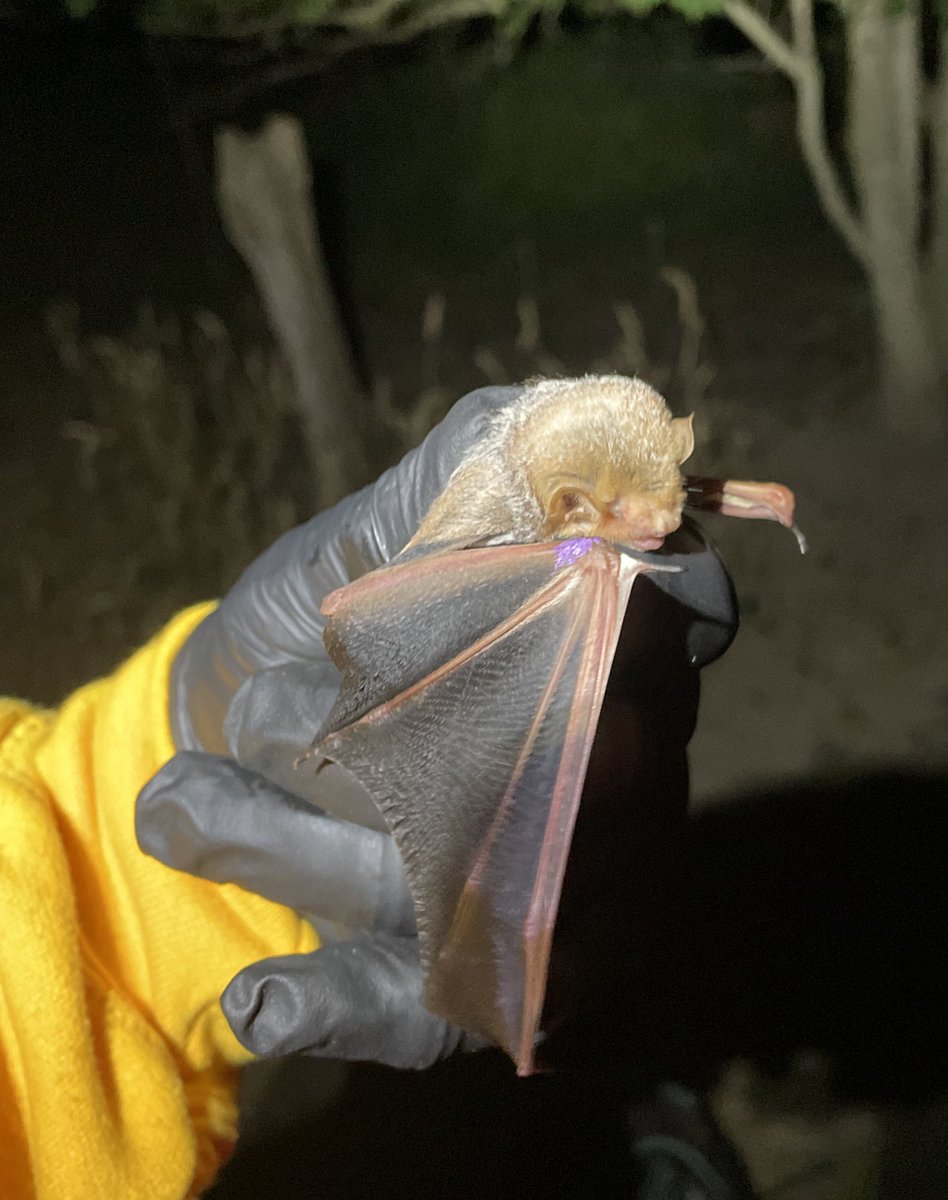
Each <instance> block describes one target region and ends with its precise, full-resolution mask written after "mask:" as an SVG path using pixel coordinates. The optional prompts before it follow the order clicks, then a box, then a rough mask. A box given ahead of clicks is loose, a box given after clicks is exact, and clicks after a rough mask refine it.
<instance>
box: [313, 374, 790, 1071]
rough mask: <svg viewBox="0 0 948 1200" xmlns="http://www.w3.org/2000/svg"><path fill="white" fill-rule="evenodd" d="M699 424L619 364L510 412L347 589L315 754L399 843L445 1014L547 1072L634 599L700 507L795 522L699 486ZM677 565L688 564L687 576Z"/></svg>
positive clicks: (537, 394)
mask: <svg viewBox="0 0 948 1200" xmlns="http://www.w3.org/2000/svg"><path fill="white" fill-rule="evenodd" d="M693 445H694V436H693V433H692V425H691V418H673V417H672V416H671V414H670V412H669V410H668V408H667V406H666V405H665V402H664V400H663V399H662V398H661V397H660V396H659V395H658V393H657V392H655V391H653V389H651V388H650V387H648V386H647V385H646V384H644V383H642V382H641V381H638V380H630V379H625V378H623V377H620V376H604V377H588V378H585V379H579V380H559V381H542V382H538V383H535V384H533V385H530V386H529V387H528V389H527V391H526V393H525V395H524V396H523V397H522V399H521V400H520V401H519V402H518V403H517V404H516V405H514V406H511V407H510V408H509V409H507V410H505V411H504V412H503V413H501V414H499V415H498V416H497V417H496V418H495V421H494V424H493V427H492V428H491V429H490V431H489V433H488V435H487V436H486V437H485V438H484V439H483V440H482V441H481V442H480V443H479V444H478V445H477V446H476V447H475V448H474V449H473V450H472V451H471V452H470V454H469V455H468V456H467V457H466V458H465V459H464V460H463V461H462V463H461V464H460V465H459V467H458V468H457V470H456V471H455V472H454V474H453V475H452V477H451V478H450V480H449V481H448V483H447V485H446V487H445V488H444V490H443V491H442V493H441V494H440V495H439V496H438V497H437V499H436V500H435V501H434V503H433V504H432V506H431V508H430V510H429V511H428V513H427V514H426V516H425V518H424V519H423V521H422V523H421V525H420V527H419V529H418V532H417V533H416V535H415V536H414V537H413V538H412V540H411V541H410V542H409V544H408V546H407V547H406V548H405V550H404V551H403V552H402V554H401V555H399V556H397V557H396V558H395V559H394V560H393V561H392V563H390V564H389V565H388V566H386V567H384V568H382V569H380V570H378V571H375V572H372V573H371V574H369V575H367V576H364V577H363V578H362V579H359V580H357V581H356V582H355V583H353V584H350V585H349V586H347V587H345V588H342V589H340V590H339V591H336V592H334V593H332V594H331V595H330V596H328V597H327V598H326V600H325V602H324V605H323V612H324V614H325V615H326V617H327V626H326V631H325V643H326V648H327V651H328V653H329V655H330V658H331V659H332V661H333V662H334V663H335V665H336V666H337V667H338V668H339V670H340V672H341V675H342V683H341V688H340V692H339V697H338V699H337V701H336V704H335V706H334V708H333V710H332V712H331V713H330V715H329V717H328V719H327V721H326V723H325V725H324V726H323V728H322V729H321V730H320V732H319V733H318V735H317V737H316V739H315V741H314V743H313V746H312V747H311V750H310V755H314V756H319V757H323V758H327V759H330V760H332V761H335V762H337V763H340V764H341V765H342V766H344V767H346V768H347V769H348V770H349V771H350V772H352V774H353V775H355V777H356V778H357V779H358V780H359V781H360V782H361V783H362V784H363V786H364V787H365V788H366V789H367V791H368V792H369V794H370V796H371V797H372V798H373V800H374V801H375V803H376V804H377V806H378V807H379V809H380V811H381V813H382V815H383V817H384V819H385V821H386V823H387V825H388V827H389V829H390V831H391V833H392V836H393V837H394V839H395V842H396V844H397V845H398V848H399V851H400V853H401V855H402V858H403V860H404V865H405V871H406V876H407V879H408V881H409V887H410V890H411V893H412V898H413V901H414V904H415V909H416V918H417V925H418V934H419V940H420V947H421V957H422V966H423V969H424V972H425V981H426V982H425V989H426V990H425V1001H426V1004H427V1006H428V1007H429V1008H430V1009H431V1011H433V1012H435V1013H438V1014H440V1015H441V1016H443V1017H445V1018H446V1019H448V1020H450V1021H452V1022H453V1023H455V1024H457V1025H459V1026H461V1027H463V1028H465V1029H468V1030H472V1031H475V1032H478V1033H480V1034H482V1035H483V1036H484V1037H486V1038H488V1039H489V1040H491V1041H493V1042H495V1043H497V1044H499V1045H500V1046H502V1047H503V1048H504V1049H505V1050H506V1051H507V1053H508V1054H509V1055H510V1057H511V1058H512V1059H513V1061H514V1063H515V1064H516V1068H517V1072H518V1074H521V1075H528V1074H530V1073H532V1072H533V1071H534V1069H535V1065H536V1050H537V1046H538V1044H539V1042H540V1040H541V1039H542V1037H543V1030H542V1029H541V1020H542V1017H543V1011H544V999H545V996H546V993H547V984H548V976H549V969H550V958H551V947H552V941H553V933H554V927H555V924H556V918H557V911H558V907H559V902H560V896H561V891H562V886H563V878H564V873H565V869H566V864H567V860H568V857H569V851H570V845H571V842H572V835H573V829H574V825H575V822H576V818H577V813H578V809H579V805H580V798H581V796H582V793H583V784H584V780H585V776H586V769H587V765H588V762H589V756H590V751H591V748H592V744H593V740H594V737H595V734H596V730H597V723H598V719H599V714H600V710H601V707H602V704H603V697H604V694H605V689H606V684H607V681H608V678H609V672H610V667H611V664H612V661H613V655H614V653H615V648H616V644H617V641H618V638H619V634H620V631H621V628H622V623H623V618H624V616H625V612H626V607H627V604H628V601H629V596H630V593H631V591H632V589H633V586H634V584H635V582H636V580H637V578H638V577H639V576H640V575H642V574H645V573H648V572H651V571H660V570H663V569H665V570H667V569H669V568H668V565H667V564H664V563H663V562H662V560H661V558H660V557H659V556H654V557H653V556H652V554H653V552H654V551H656V550H658V549H659V548H660V547H661V546H662V544H663V542H664V539H665V538H666V537H667V536H668V535H669V534H670V533H672V532H673V531H674V530H675V529H677V527H678V525H679V524H680V522H681V515H682V510H683V508H684V507H685V505H686V504H694V505H695V506H697V507H700V508H703V509H717V510H719V511H721V512H724V513H725V514H730V515H737V516H750V517H764V518H768V519H772V520H777V521H780V522H781V523H782V524H784V525H787V526H790V527H791V528H795V527H794V526H793V496H792V493H791V492H790V491H789V490H788V489H787V488H784V487H782V485H779V484H758V483H751V482H737V483H734V482H732V481H727V482H722V481H719V480H708V479H705V478H698V479H696V480H694V481H692V482H689V481H686V480H684V479H683V478H682V475H681V471H680V465H681V463H682V462H683V461H684V460H685V459H686V458H688V456H689V455H690V454H691V451H692V449H693ZM673 569H677V568H673Z"/></svg>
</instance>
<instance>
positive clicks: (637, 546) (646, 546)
mask: <svg viewBox="0 0 948 1200" xmlns="http://www.w3.org/2000/svg"><path fill="white" fill-rule="evenodd" d="M628 545H630V546H631V547H632V549H633V550H660V549H661V548H662V546H664V545H665V538H664V536H662V537H659V536H658V535H657V534H652V535H650V536H649V537H640V538H630V539H629V542H628Z"/></svg>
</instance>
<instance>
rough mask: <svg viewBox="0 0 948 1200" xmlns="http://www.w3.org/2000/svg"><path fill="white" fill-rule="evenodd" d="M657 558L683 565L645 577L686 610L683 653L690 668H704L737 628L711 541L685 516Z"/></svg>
mask: <svg viewBox="0 0 948 1200" xmlns="http://www.w3.org/2000/svg"><path fill="white" fill-rule="evenodd" d="M661 557H662V559H663V561H666V562H667V563H669V565H672V564H674V565H676V566H680V567H682V568H683V569H682V570H681V571H680V572H678V573H675V572H671V571H656V572H655V573H654V574H653V575H649V577H648V578H649V580H650V581H651V582H652V583H653V584H654V585H655V587H657V588H659V589H660V590H661V591H663V592H665V593H666V594H667V595H669V596H671V597H672V598H673V599H674V600H677V601H678V603H679V604H681V605H683V606H684V607H685V608H686V609H688V610H689V612H691V613H692V620H691V623H690V625H689V627H688V635H687V651H688V656H689V659H690V661H691V663H692V664H693V665H694V666H696V667H704V666H707V665H708V663H710V662H713V661H714V660H715V659H716V658H720V656H721V655H722V654H723V653H724V651H725V650H726V649H727V648H728V646H729V645H730V644H731V642H732V641H733V640H734V635H735V634H736V632H737V598H736V596H735V594H734V584H733V583H732V581H731V577H730V576H729V575H728V573H727V571H726V569H725V567H724V563H723V562H722V561H721V557H720V555H719V554H718V552H717V550H716V549H715V547H714V544H713V543H712V542H711V540H710V539H709V538H708V537H707V535H706V534H705V532H704V530H703V529H702V528H701V527H700V525H698V524H697V523H696V522H695V521H693V520H691V518H690V517H685V519H684V520H683V521H682V524H681V527H680V528H679V529H677V530H676V531H675V532H674V533H673V534H672V535H671V536H670V537H669V538H667V540H666V542H665V546H664V548H663V550H662V553H661Z"/></svg>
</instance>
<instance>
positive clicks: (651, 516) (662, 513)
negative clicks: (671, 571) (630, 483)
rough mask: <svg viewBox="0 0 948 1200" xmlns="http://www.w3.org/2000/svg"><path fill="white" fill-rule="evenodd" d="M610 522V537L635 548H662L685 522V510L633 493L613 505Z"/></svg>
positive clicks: (610, 509)
mask: <svg viewBox="0 0 948 1200" xmlns="http://www.w3.org/2000/svg"><path fill="white" fill-rule="evenodd" d="M608 524H609V528H608V530H604V532H603V536H604V537H606V538H607V539H608V540H610V541H613V542H619V543H621V544H622V545H625V546H631V547H632V549H633V550H658V549H660V548H661V546H662V545H663V544H664V541H665V538H667V537H668V536H669V534H672V533H674V532H675V530H676V529H677V528H678V526H679V525H680V524H681V511H680V509H673V508H671V507H669V506H668V505H665V504H655V503H650V502H649V501H648V500H647V499H645V498H644V497H641V496H629V497H624V498H622V499H621V500H616V501H614V502H613V503H612V504H610V505H609V519H608Z"/></svg>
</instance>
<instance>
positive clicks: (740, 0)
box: [723, 0, 799, 80]
mask: <svg viewBox="0 0 948 1200" xmlns="http://www.w3.org/2000/svg"><path fill="white" fill-rule="evenodd" d="M723 11H724V15H725V16H726V17H727V18H728V20H730V21H731V22H732V24H734V25H736V26H737V28H738V29H739V30H740V31H741V33H743V35H744V36H745V37H746V38H747V40H748V41H749V42H753V44H754V45H755V46H756V47H757V49H758V50H759V51H760V52H761V54H763V56H764V58H766V59H768V60H769V61H770V62H772V63H773V64H774V66H775V67H777V69H778V70H780V71H783V73H784V75H789V76H790V78H791V79H793V80H796V77H797V73H798V71H799V62H798V60H797V55H796V53H795V52H794V49H793V47H792V46H791V45H790V43H789V42H787V41H786V40H785V39H784V38H782V37H781V36H780V34H779V33H778V32H777V30H776V29H774V27H773V26H772V25H771V24H770V22H769V21H768V20H767V18H766V17H764V16H762V15H761V14H760V13H759V12H758V11H757V9H756V8H754V7H753V6H752V5H750V4H748V3H747V0H725V3H724V10H723Z"/></svg>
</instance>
